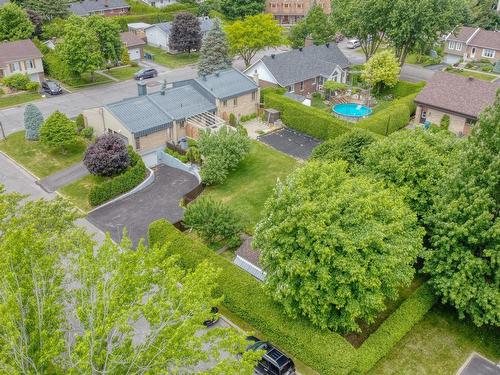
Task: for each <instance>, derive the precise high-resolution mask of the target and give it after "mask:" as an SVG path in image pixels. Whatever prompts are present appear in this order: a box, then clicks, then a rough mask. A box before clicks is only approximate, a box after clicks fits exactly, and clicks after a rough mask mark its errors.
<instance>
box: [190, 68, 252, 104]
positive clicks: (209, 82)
mask: <svg viewBox="0 0 500 375" xmlns="http://www.w3.org/2000/svg"><path fill="white" fill-rule="evenodd" d="M195 81H196V82H197V83H198V84H199V85H200V86H201V87H203V88H204V89H205V90H206V91H207V92H208V93H209V94H210V95H212V96H213V97H215V98H217V99H220V100H227V99H230V98H234V97H235V96H240V95H244V94H246V93H249V92H253V91H256V90H257V89H258V88H259V87H258V85H257V84H256V83H255V81H254V80H252V79H251V78H249V77H247V76H246V75H244V74H243V73H241V72H240V71H239V70H236V69H233V68H229V69H225V70H221V71H219V72H216V73H213V74H209V75H205V76H202V77H198V78H196V79H195Z"/></svg>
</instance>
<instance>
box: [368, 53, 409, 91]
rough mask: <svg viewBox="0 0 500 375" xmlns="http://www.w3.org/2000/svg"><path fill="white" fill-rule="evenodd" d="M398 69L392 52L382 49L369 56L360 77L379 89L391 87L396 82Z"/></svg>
mask: <svg viewBox="0 0 500 375" xmlns="http://www.w3.org/2000/svg"><path fill="white" fill-rule="evenodd" d="M400 70H401V68H400V66H399V64H398V60H397V59H396V56H394V52H392V51H390V50H384V51H380V52H377V53H376V54H375V55H373V56H372V57H370V60H368V61H367V62H366V64H365V68H364V69H363V73H362V74H361V78H362V79H363V80H364V81H365V82H366V83H368V84H369V85H370V86H372V87H376V88H377V91H380V90H381V89H382V88H383V87H393V86H395V85H396V83H398V79H399V72H400Z"/></svg>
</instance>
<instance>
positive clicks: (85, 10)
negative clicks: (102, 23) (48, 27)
mask: <svg viewBox="0 0 500 375" xmlns="http://www.w3.org/2000/svg"><path fill="white" fill-rule="evenodd" d="M68 7H69V11H70V13H73V14H76V15H77V16H81V17H86V16H91V15H94V14H97V15H100V16H122V15H124V14H127V13H129V12H130V5H128V4H127V2H126V1H125V0H79V1H74V2H71V3H69V5H68Z"/></svg>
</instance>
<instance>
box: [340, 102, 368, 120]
mask: <svg viewBox="0 0 500 375" xmlns="http://www.w3.org/2000/svg"><path fill="white" fill-rule="evenodd" d="M332 110H333V112H334V113H336V114H337V115H340V116H343V117H348V118H353V119H359V118H361V117H366V116H370V115H371V114H372V112H373V111H372V109H371V108H370V107H367V106H366V105H362V104H357V103H343V104H336V105H334V106H333V108H332Z"/></svg>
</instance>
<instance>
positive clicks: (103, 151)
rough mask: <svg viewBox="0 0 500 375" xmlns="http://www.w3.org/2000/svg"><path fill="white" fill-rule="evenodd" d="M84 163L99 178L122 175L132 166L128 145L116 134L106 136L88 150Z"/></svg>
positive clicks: (101, 137) (97, 140) (98, 139)
mask: <svg viewBox="0 0 500 375" xmlns="http://www.w3.org/2000/svg"><path fill="white" fill-rule="evenodd" d="M83 163H84V164H85V166H86V167H87V169H88V170H89V172H90V173H92V174H94V175H97V176H105V177H109V176H115V175H117V174H120V173H122V172H123V171H125V170H126V169H127V168H128V166H129V165H130V157H129V154H128V150H127V145H126V144H125V142H124V141H123V139H122V138H120V136H118V135H116V134H104V135H102V136H100V137H98V138H97V139H96V141H95V142H94V143H93V144H91V145H90V146H89V147H88V148H87V151H86V152H85V157H84V158H83Z"/></svg>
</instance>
